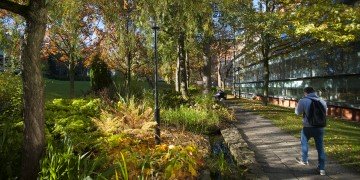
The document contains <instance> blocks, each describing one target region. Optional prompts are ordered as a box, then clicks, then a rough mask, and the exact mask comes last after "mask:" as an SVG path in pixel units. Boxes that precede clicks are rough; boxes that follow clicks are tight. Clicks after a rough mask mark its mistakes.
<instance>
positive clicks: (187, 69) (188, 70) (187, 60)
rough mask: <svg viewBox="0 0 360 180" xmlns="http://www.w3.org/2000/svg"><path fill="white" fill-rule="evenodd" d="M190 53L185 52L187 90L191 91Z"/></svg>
mask: <svg viewBox="0 0 360 180" xmlns="http://www.w3.org/2000/svg"><path fill="white" fill-rule="evenodd" d="M188 55H189V54H188V51H185V61H186V66H185V68H186V88H188V89H189V86H190V61H189V57H188Z"/></svg>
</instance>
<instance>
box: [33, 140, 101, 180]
mask: <svg viewBox="0 0 360 180" xmlns="http://www.w3.org/2000/svg"><path fill="white" fill-rule="evenodd" d="M61 145H62V147H60V148H59V146H57V147H58V148H54V147H55V146H54V145H53V144H52V143H49V144H48V146H47V151H46V154H45V157H44V158H43V159H42V160H41V171H40V173H39V178H40V179H49V180H56V179H92V177H96V176H99V175H98V174H97V173H96V172H95V171H96V170H97V169H100V167H101V166H102V163H103V162H101V161H102V160H103V159H104V158H102V157H100V158H95V159H91V154H90V153H89V152H87V153H84V154H78V155H77V154H75V152H74V147H73V145H72V144H71V142H70V139H67V138H65V139H64V141H63V143H62V144H61Z"/></svg>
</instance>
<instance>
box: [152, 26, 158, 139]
mask: <svg viewBox="0 0 360 180" xmlns="http://www.w3.org/2000/svg"><path fill="white" fill-rule="evenodd" d="M152 29H153V30H154V58H155V69H154V72H155V73H154V74H155V86H154V95H155V113H154V118H155V121H156V123H157V125H156V127H155V144H160V108H159V92H158V54H157V31H158V30H159V29H160V28H159V27H158V26H157V25H156V23H154V26H153V27H152Z"/></svg>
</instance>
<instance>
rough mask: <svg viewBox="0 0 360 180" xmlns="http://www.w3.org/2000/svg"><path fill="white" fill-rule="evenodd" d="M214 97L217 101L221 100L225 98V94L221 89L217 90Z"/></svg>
mask: <svg viewBox="0 0 360 180" xmlns="http://www.w3.org/2000/svg"><path fill="white" fill-rule="evenodd" d="M215 99H216V100H218V101H223V100H225V99H226V94H225V92H224V91H223V90H219V91H217V93H216V94H215Z"/></svg>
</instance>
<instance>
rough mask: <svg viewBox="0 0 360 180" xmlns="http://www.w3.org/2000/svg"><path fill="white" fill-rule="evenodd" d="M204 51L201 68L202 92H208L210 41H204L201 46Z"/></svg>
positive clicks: (209, 88)
mask: <svg viewBox="0 0 360 180" xmlns="http://www.w3.org/2000/svg"><path fill="white" fill-rule="evenodd" d="M203 51H204V56H203V59H204V66H203V68H202V71H203V72H202V74H203V78H202V79H203V87H204V91H203V94H208V93H209V92H210V90H211V57H212V56H211V52H210V42H206V43H205V44H204V47H203Z"/></svg>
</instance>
